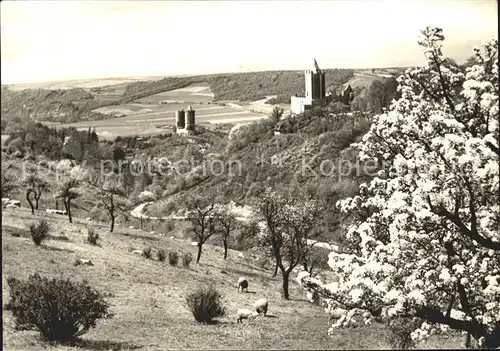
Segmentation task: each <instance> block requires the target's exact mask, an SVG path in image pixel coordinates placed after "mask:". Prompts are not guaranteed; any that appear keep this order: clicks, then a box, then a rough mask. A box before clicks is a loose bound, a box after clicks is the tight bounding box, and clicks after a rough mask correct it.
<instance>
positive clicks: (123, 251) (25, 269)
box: [2, 208, 461, 350]
mask: <svg viewBox="0 0 500 351" xmlns="http://www.w3.org/2000/svg"><path fill="white" fill-rule="evenodd" d="M42 218H45V219H47V220H48V222H49V225H50V227H51V230H50V234H51V236H50V237H49V238H48V239H47V240H46V241H45V242H44V243H43V244H42V246H41V247H36V246H35V245H34V244H33V242H32V241H31V238H30V237H29V231H28V230H27V228H28V226H29V223H31V222H33V221H35V220H40V219H42ZM74 221H75V223H73V224H69V223H68V222H67V218H66V217H65V216H57V215H47V214H45V213H43V212H40V213H38V214H37V215H36V216H32V215H31V213H30V212H29V211H28V210H27V209H25V208H21V209H15V210H12V209H4V210H3V212H2V258H3V262H2V268H3V269H2V283H3V284H2V297H3V301H4V303H6V302H7V301H8V298H9V291H8V286H7V284H6V279H7V277H16V278H27V277H28V275H30V274H33V273H36V272H37V273H39V274H41V275H43V276H47V277H62V278H70V279H71V280H75V281H81V280H87V281H88V282H89V283H90V284H91V285H92V286H93V287H95V288H96V289H98V290H101V291H103V292H106V293H108V294H109V295H110V296H111V297H110V298H109V300H110V302H111V305H112V307H111V312H112V313H114V314H115V316H114V317H113V318H112V319H108V320H104V321H99V322H98V324H97V327H96V328H95V329H92V330H91V331H90V332H89V333H87V334H85V335H84V336H83V337H82V338H81V340H80V341H79V342H78V343H77V344H76V345H71V346H67V345H64V346H62V345H55V344H47V343H44V342H42V341H41V340H40V339H39V337H38V334H37V333H36V332H28V331H15V330H14V327H13V325H14V324H13V319H12V316H11V314H10V312H7V311H3V320H4V324H3V336H4V338H3V347H4V349H5V350H40V349H57V350H82V349H85V350H119V349H124V350H129V349H139V350H166V349H387V348H389V345H388V344H387V342H386V341H385V337H384V336H385V333H386V332H387V331H386V330H385V328H384V325H382V324H377V323H374V324H373V325H371V326H360V327H358V328H354V329H349V330H342V329H341V330H337V331H336V332H335V334H334V335H332V336H328V334H327V324H326V323H327V318H326V315H325V313H324V311H323V309H322V308H321V307H319V306H315V305H312V304H310V303H309V302H308V301H307V300H306V299H305V297H304V292H303V290H302V289H301V288H300V287H299V286H298V284H296V283H295V282H294V281H292V282H291V284H290V293H291V297H292V299H291V300H289V301H285V300H283V299H282V298H281V294H280V287H281V281H280V276H279V275H278V276H277V277H275V278H273V277H272V270H271V269H266V268H260V267H256V266H254V265H253V264H252V261H251V260H249V259H245V260H239V259H238V258H237V255H238V253H239V252H238V251H234V250H230V252H229V256H228V259H227V261H224V260H223V258H222V254H223V252H222V249H221V248H220V247H217V246H211V245H206V246H204V248H203V255H202V257H201V262H200V264H196V263H194V262H193V263H192V264H191V267H190V268H184V267H182V265H181V264H180V263H179V266H177V267H172V266H170V265H169V264H168V263H167V262H159V261H158V260H157V259H156V251H157V250H158V249H159V248H163V249H165V250H166V251H167V252H168V251H170V250H174V251H178V252H179V253H187V252H190V253H192V254H193V255H194V256H195V251H196V247H193V246H191V245H190V241H189V240H182V239H177V238H176V239H171V238H170V236H171V235H174V234H175V235H176V237H179V236H178V233H177V232H176V229H174V230H173V231H172V232H171V233H165V234H166V235H165V236H159V235H154V234H150V233H147V232H144V231H141V230H136V229H128V224H126V225H124V226H118V227H117V228H116V232H115V233H108V232H107V224H106V223H95V222H93V223H92V224H91V225H92V226H93V227H94V228H95V229H96V231H97V232H98V233H99V235H100V237H101V239H100V246H92V245H89V244H87V243H85V239H86V234H87V225H88V224H87V223H86V221H85V220H83V219H81V218H75V220H74ZM126 228H127V229H126ZM146 247H151V248H152V250H153V259H152V260H149V259H146V258H144V257H142V256H140V255H137V254H134V253H132V252H131V251H132V250H134V249H144V248H146ZM77 258H85V259H90V260H91V261H92V262H93V264H94V265H93V266H85V265H80V266H74V265H73V263H74V262H75V260H76V259H77ZM240 276H246V277H248V278H249V282H250V286H249V292H248V293H238V292H237V288H236V282H237V280H238V277H240ZM294 278H295V277H294V276H293V277H292V279H294ZM210 284H213V285H214V286H215V287H216V288H217V289H218V290H219V291H220V292H221V293H222V294H223V298H224V303H225V305H226V308H227V312H228V313H227V316H226V317H224V318H222V319H220V320H219V323H217V324H214V325H199V324H197V323H196V322H195V321H194V318H193V316H192V315H191V313H190V312H189V310H188V309H187V307H186V306H185V302H184V301H185V297H186V295H187V294H188V293H189V292H191V291H193V290H194V289H196V288H197V287H200V286H202V285H204V286H205V285H210ZM262 297H266V298H267V299H268V300H269V312H268V315H269V316H268V317H259V318H257V319H255V320H250V321H248V320H244V321H243V324H236V321H235V312H236V309H237V308H252V305H253V302H254V301H255V300H257V299H258V298H262ZM460 340H461V338H460V337H457V336H454V337H451V338H443V337H439V338H438V337H435V338H434V339H431V340H429V342H427V343H426V344H425V345H421V347H423V348H431V347H433V348H435V347H441V348H445V347H448V348H457V347H460Z"/></svg>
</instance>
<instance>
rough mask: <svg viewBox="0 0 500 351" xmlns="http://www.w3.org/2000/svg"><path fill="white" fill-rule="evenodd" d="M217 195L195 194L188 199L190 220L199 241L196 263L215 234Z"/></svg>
mask: <svg viewBox="0 0 500 351" xmlns="http://www.w3.org/2000/svg"><path fill="white" fill-rule="evenodd" d="M216 203H217V202H216V197H215V196H213V195H212V194H209V195H208V196H199V195H195V196H193V197H190V198H188V199H187V200H186V207H187V212H188V220H189V221H190V222H191V224H192V225H193V233H194V235H195V239H196V241H197V243H198V255H197V256H196V263H199V262H200V258H201V252H202V247H203V244H204V243H205V242H206V241H207V240H208V239H209V238H210V237H211V236H212V235H214V234H215V232H216V231H215V217H214V214H215V213H214V212H215V211H214V210H215V205H216Z"/></svg>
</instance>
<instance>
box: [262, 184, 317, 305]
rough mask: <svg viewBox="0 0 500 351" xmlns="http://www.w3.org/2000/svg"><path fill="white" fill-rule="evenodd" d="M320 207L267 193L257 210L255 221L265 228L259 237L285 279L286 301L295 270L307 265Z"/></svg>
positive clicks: (270, 192) (312, 202) (271, 192)
mask: <svg viewBox="0 0 500 351" xmlns="http://www.w3.org/2000/svg"><path fill="white" fill-rule="evenodd" d="M320 209H321V207H320V204H319V202H317V201H315V200H310V201H307V202H299V201H297V200H287V199H285V198H283V197H282V196H280V195H278V194H277V193H276V192H274V191H272V190H271V189H268V191H267V192H266V194H265V195H264V196H262V197H261V198H260V199H259V200H258V201H257V204H256V206H255V210H256V214H255V216H256V220H257V221H261V222H263V223H264V224H265V229H264V230H263V231H261V232H260V233H259V234H258V239H259V244H260V245H261V246H263V247H269V246H270V247H271V250H272V253H273V256H274V259H275V260H276V265H277V266H278V268H279V269H280V271H281V276H282V278H283V290H282V293H283V298H284V299H286V300H288V299H289V292H288V284H289V277H290V273H291V272H292V270H293V269H294V268H295V267H296V266H297V265H298V264H299V263H301V262H303V261H304V259H305V257H306V256H307V255H308V253H309V250H310V249H311V246H312V245H310V244H308V243H307V239H308V238H309V233H310V231H311V230H312V228H313V227H314V224H315V219H316V218H317V215H318V214H319V211H320Z"/></svg>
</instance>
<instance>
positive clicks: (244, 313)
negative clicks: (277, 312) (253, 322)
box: [236, 308, 259, 323]
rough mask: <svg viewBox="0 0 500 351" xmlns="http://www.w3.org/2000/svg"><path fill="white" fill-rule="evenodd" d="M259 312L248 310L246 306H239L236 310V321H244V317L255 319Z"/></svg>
mask: <svg viewBox="0 0 500 351" xmlns="http://www.w3.org/2000/svg"><path fill="white" fill-rule="evenodd" d="M258 315H259V314H258V313H257V312H254V311H250V310H247V309H245V308H238V310H237V311H236V323H243V322H242V320H243V319H254V318H256V317H257V316H258Z"/></svg>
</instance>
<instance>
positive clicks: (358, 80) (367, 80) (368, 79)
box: [346, 73, 382, 89]
mask: <svg viewBox="0 0 500 351" xmlns="http://www.w3.org/2000/svg"><path fill="white" fill-rule="evenodd" d="M375 79H382V77H379V76H376V75H372V74H363V73H354V77H353V78H351V79H350V80H349V81H348V82H347V83H346V84H349V85H350V86H351V88H353V89H355V88H357V87H361V88H368V87H369V86H370V84H372V82H373V81H374V80H375Z"/></svg>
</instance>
